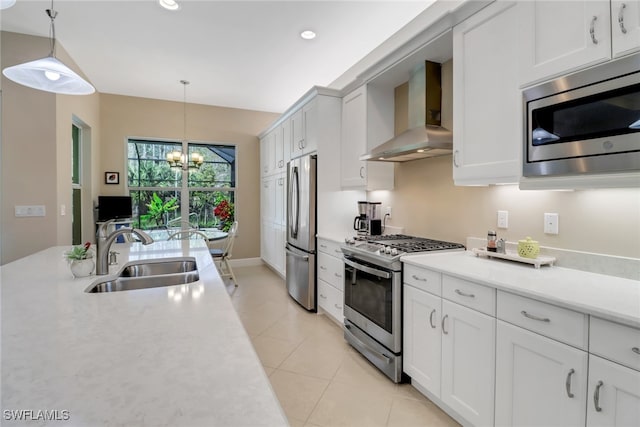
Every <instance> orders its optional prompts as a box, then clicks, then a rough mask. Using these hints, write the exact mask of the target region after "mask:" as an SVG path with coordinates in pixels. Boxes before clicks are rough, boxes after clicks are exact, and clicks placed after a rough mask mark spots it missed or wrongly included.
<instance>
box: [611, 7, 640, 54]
mask: <svg viewBox="0 0 640 427" xmlns="http://www.w3.org/2000/svg"><path fill="white" fill-rule="evenodd" d="M611 48H612V56H613V57H614V58H617V57H619V56H623V55H626V54H628V53H632V52H635V51H637V50H638V49H640V0H612V1H611Z"/></svg>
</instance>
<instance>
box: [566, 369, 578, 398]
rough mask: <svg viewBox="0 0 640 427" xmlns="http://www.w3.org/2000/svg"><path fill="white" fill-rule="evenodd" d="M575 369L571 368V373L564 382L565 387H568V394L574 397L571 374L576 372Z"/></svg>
mask: <svg viewBox="0 0 640 427" xmlns="http://www.w3.org/2000/svg"><path fill="white" fill-rule="evenodd" d="M575 372H576V371H575V369H569V373H568V374H567V380H566V381H565V383H564V386H565V388H566V389H567V396H569V397H570V398H573V393H571V376H572V375H573V374H575Z"/></svg>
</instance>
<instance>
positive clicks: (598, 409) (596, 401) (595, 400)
mask: <svg viewBox="0 0 640 427" xmlns="http://www.w3.org/2000/svg"><path fill="white" fill-rule="evenodd" d="M603 385H604V383H603V382H602V381H598V384H596V390H595V391H594V392H593V406H594V407H595V408H596V412H602V408H601V407H600V387H602V386H603Z"/></svg>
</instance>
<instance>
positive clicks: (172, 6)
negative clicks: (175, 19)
mask: <svg viewBox="0 0 640 427" xmlns="http://www.w3.org/2000/svg"><path fill="white" fill-rule="evenodd" d="M158 4H159V5H160V6H162V7H164V8H165V9H167V10H178V9H180V5H179V4H178V3H177V2H176V1H175V0H158Z"/></svg>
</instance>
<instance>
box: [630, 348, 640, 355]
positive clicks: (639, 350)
mask: <svg viewBox="0 0 640 427" xmlns="http://www.w3.org/2000/svg"><path fill="white" fill-rule="evenodd" d="M631 351H633V352H634V353H635V354H640V348H638V347H632V348H631Z"/></svg>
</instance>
